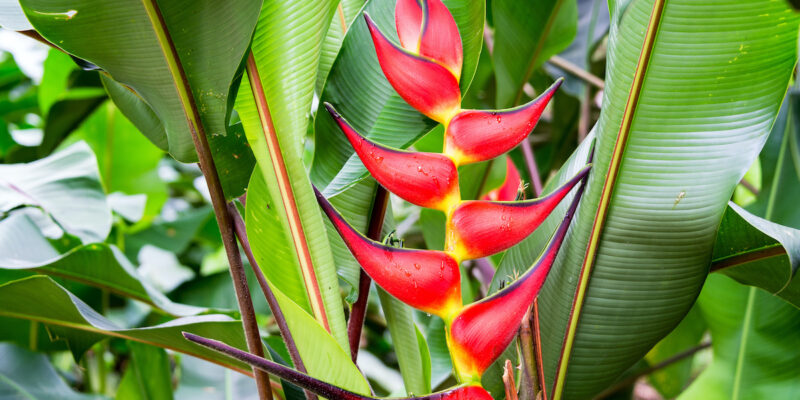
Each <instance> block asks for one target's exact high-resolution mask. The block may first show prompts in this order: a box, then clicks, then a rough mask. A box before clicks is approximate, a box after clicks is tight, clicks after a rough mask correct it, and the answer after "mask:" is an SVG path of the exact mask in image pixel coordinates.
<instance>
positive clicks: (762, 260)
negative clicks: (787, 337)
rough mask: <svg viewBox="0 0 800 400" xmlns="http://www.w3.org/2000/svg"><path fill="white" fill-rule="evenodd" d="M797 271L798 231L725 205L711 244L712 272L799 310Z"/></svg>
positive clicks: (799, 260) (799, 243)
mask: <svg viewBox="0 0 800 400" xmlns="http://www.w3.org/2000/svg"><path fill="white" fill-rule="evenodd" d="M798 268H800V230H797V229H793V228H789V227H786V226H783V225H779V224H776V223H774V222H770V221H768V220H766V219H763V218H759V217H757V216H755V215H753V214H750V213H749V212H747V211H745V210H744V209H742V208H741V207H739V206H738V205H736V204H734V203H732V202H731V203H729V204H728V209H727V210H726V211H725V215H724V217H723V219H722V223H721V225H720V227H719V231H718V233H717V242H716V244H715V245H714V253H713V261H712V264H711V269H712V271H720V272H722V273H724V274H725V275H728V276H730V277H731V278H733V279H735V280H737V281H739V282H740V283H743V284H745V285H752V286H757V287H760V288H762V289H764V290H767V291H769V292H770V293H773V294H775V295H777V296H780V297H781V298H783V299H784V300H786V301H788V302H789V303H791V304H793V305H794V306H795V307H800V279H796V276H797V270H798Z"/></svg>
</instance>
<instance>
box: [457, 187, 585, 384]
mask: <svg viewBox="0 0 800 400" xmlns="http://www.w3.org/2000/svg"><path fill="white" fill-rule="evenodd" d="M584 187H585V185H581V187H580V189H578V192H577V193H576V194H575V198H574V199H573V200H572V203H571V204H570V208H569V209H568V210H567V213H566V215H565V216H564V219H563V220H562V222H561V224H560V225H559V227H558V229H557V230H556V232H555V233H554V234H553V237H552V238H551V239H550V242H549V243H548V244H547V246H546V247H545V249H544V251H543V252H542V254H541V255H540V256H539V259H537V260H536V262H535V263H534V264H533V266H532V267H531V268H530V269H529V270H528V271H527V272H526V273H525V274H524V275H522V277H520V278H519V279H517V280H516V281H514V282H513V283H511V284H510V285H509V286H507V287H506V288H504V289H503V290H501V291H500V292H498V293H496V294H494V295H492V296H491V297H487V298H485V299H483V300H481V301H479V302H477V303H473V304H470V305H469V306H467V307H464V309H463V310H462V311H461V312H460V313H459V314H458V315H457V316H456V318H455V319H454V320H453V323H452V325H451V326H450V332H449V340H450V348H451V354H452V356H453V367H454V369H455V370H456V372H457V374H458V375H459V376H460V377H462V379H464V380H467V381H474V380H479V379H480V376H481V375H482V374H483V372H484V371H486V368H488V367H489V365H491V364H492V363H493V362H494V361H495V360H496V359H497V358H498V357H500V354H502V353H503V351H504V350H505V349H506V347H508V345H509V343H511V341H512V340H513V339H514V336H515V335H516V333H517V330H518V329H519V325H520V322H521V321H522V317H523V315H525V312H526V311H527V309H528V307H530V305H531V304H532V303H533V299H534V298H535V297H536V295H537V293H538V292H539V289H541V287H542V284H543V283H544V280H545V278H546V277H547V274H548V272H549V271H550V267H552V266H553V262H554V261H555V259H556V256H557V255H558V250H559V249H560V247H561V244H562V243H563V241H564V236H566V233H567V229H568V228H569V225H570V222H571V221H572V217H573V215H574V214H575V210H576V209H577V207H578V202H579V201H580V198H581V195H582V194H583V190H584Z"/></svg>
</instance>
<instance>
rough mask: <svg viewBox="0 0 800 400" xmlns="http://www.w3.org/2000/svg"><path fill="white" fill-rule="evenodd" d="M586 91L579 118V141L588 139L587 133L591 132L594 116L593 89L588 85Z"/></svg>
mask: <svg viewBox="0 0 800 400" xmlns="http://www.w3.org/2000/svg"><path fill="white" fill-rule="evenodd" d="M584 91H585V93H584V95H583V102H582V103H581V116H580V119H579V120H578V143H580V142H583V140H584V139H586V135H588V134H589V124H590V123H591V116H592V91H591V90H590V89H589V88H588V87H587V88H585V89H584Z"/></svg>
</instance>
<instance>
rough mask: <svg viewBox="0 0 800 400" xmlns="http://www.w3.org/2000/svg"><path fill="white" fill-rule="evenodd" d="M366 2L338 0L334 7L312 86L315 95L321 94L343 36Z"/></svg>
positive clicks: (362, 0)
mask: <svg viewBox="0 0 800 400" xmlns="http://www.w3.org/2000/svg"><path fill="white" fill-rule="evenodd" d="M364 3H366V0H340V1H339V5H338V6H337V7H336V12H335V13H334V14H333V16H332V17H331V23H330V25H329V26H328V32H327V33H326V34H325V39H324V40H323V42H322V50H321V52H320V55H319V69H318V70H317V83H316V84H315V85H314V91H315V92H316V93H317V94H321V93H322V88H323V87H324V86H325V82H326V81H327V80H328V73H330V72H331V67H332V66H333V62H334V61H335V60H336V56H337V55H338V54H339V49H340V48H341V47H342V41H344V35H345V34H346V33H347V29H348V28H349V27H350V26H351V25H352V24H353V22H354V20H355V18H356V16H357V15H359V13H358V11H359V10H360V9H361V7H363V6H364Z"/></svg>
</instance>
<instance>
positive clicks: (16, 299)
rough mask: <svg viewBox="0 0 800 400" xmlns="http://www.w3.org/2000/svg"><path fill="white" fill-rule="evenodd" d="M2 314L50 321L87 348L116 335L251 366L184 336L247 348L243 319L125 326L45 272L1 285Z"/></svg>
mask: <svg viewBox="0 0 800 400" xmlns="http://www.w3.org/2000/svg"><path fill="white" fill-rule="evenodd" d="M31 299H36V301H31ZM0 315H2V316H6V317H14V318H22V319H28V320H32V321H38V322H41V323H43V324H46V325H48V328H49V330H50V332H51V334H52V335H53V337H54V338H59V339H66V340H67V341H68V342H69V343H70V346H78V347H84V348H85V347H88V346H89V345H91V344H92V343H94V342H97V341H99V340H101V339H103V338H104V337H106V336H115V337H122V338H126V339H130V340H135V341H138V342H142V343H148V344H152V345H154V346H159V347H163V348H166V349H170V350H173V351H178V352H181V353H186V354H190V355H193V356H195V357H199V358H203V359H205V360H208V361H211V362H215V363H217V364H220V365H224V366H226V367H229V368H233V369H236V370H237V371H240V372H242V373H247V372H245V371H249V370H250V369H249V368H248V367H247V366H246V365H244V364H242V363H240V362H238V361H235V360H231V359H230V358H228V357H225V356H222V355H220V354H218V353H215V352H213V351H210V350H207V349H205V348H203V347H202V346H198V345H195V344H193V343H191V342H189V341H187V340H186V339H184V338H183V336H182V335H181V332H184V331H185V332H191V333H194V334H197V335H200V336H206V337H212V338H216V339H218V340H221V341H224V342H225V343H228V344H230V345H232V346H235V347H238V348H240V349H245V348H246V345H245V342H244V335H243V334H242V324H241V322H240V321H237V320H234V319H231V318H230V317H228V316H225V315H205V316H196V317H184V318H178V319H175V320H172V321H170V322H167V323H165V324H162V325H156V326H150V327H144V328H121V327H119V326H117V325H115V324H114V323H112V322H111V321H109V320H108V319H106V318H105V317H103V316H102V315H100V314H98V313H97V312H96V311H94V310H92V309H91V308H90V307H89V306H88V305H86V303H84V302H83V301H81V300H80V299H78V298H77V297H75V295H73V294H72V293H70V292H68V291H67V290H66V289H64V288H63V287H61V286H60V285H58V284H57V283H55V282H54V281H53V280H52V279H50V278H49V277H45V276H32V277H29V278H24V279H20V280H16V281H12V282H8V283H6V284H3V285H0ZM73 341H74V344H73Z"/></svg>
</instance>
